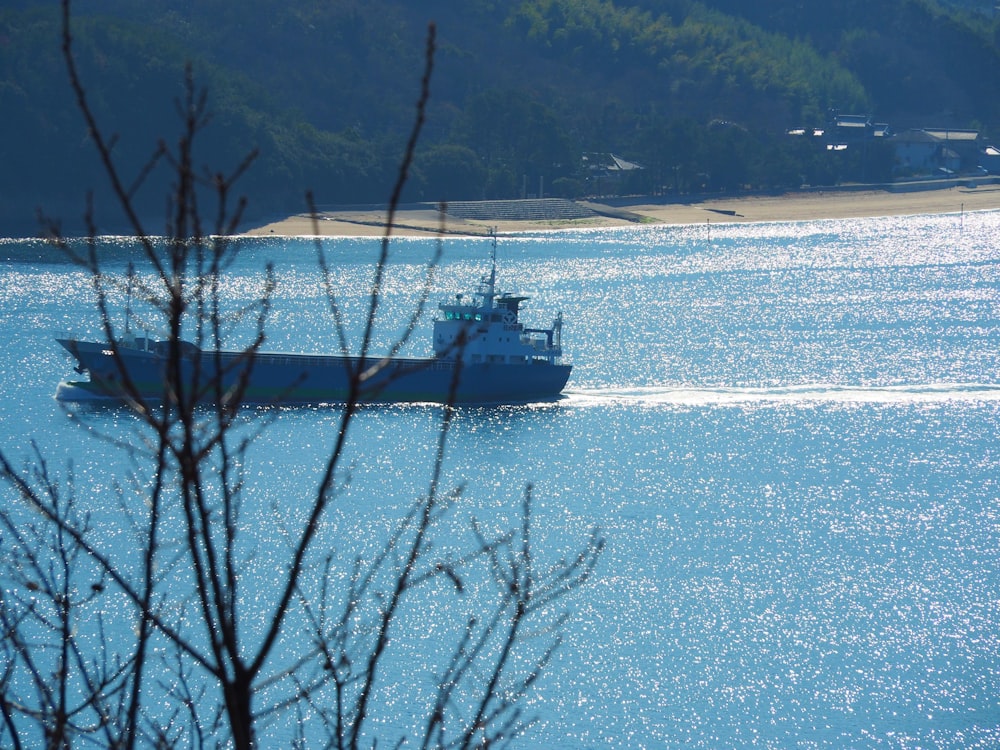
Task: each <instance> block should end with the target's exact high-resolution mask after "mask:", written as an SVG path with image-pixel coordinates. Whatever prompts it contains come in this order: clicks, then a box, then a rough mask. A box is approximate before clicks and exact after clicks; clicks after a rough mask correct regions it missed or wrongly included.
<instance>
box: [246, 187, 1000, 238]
mask: <svg viewBox="0 0 1000 750" xmlns="http://www.w3.org/2000/svg"><path fill="white" fill-rule="evenodd" d="M581 203H582V204H583V205H586V206H587V207H589V208H591V209H593V210H595V211H599V212H600V213H599V214H598V215H596V216H590V217H587V218H581V219H559V220H530V221H527V220H526V221H515V220H478V219H461V218H458V217H455V216H452V215H447V216H444V217H443V218H442V216H441V215H440V214H439V213H438V212H437V211H434V210H430V209H425V208H422V209H419V210H413V209H408V210H401V211H399V212H397V213H396V214H395V216H394V217H393V221H392V234H394V235H398V236H425V235H434V234H437V233H439V232H443V233H445V234H451V235H463V234H464V235H483V234H487V233H488V232H489V231H490V228H493V227H495V228H496V231H498V232H500V233H508V232H524V231H539V230H559V229H575V228H581V227H614V226H627V225H630V224H703V223H706V222H709V223H720V224H721V223H728V222H757V221H805V220H810V219H847V218H856V217H872V216H905V215H909V214H928V213H960V212H963V211H983V210H991V209H1000V185H996V184H980V185H978V186H976V187H973V186H969V185H966V186H951V187H941V188H936V189H929V190H926V189H925V190H909V191H896V190H893V191H888V190H854V191H843V190H831V191H810V192H793V193H787V194H784V195H773V196H772V195H765V196H751V197H738V198H718V199H708V200H703V201H698V202H690V203H680V202H678V203H642V202H636V203H629V204H627V205H622V202H621V201H615V206H614V207H612V206H609V205H605V204H602V203H600V201H598V200H593V201H587V202H583V201H581ZM386 223H387V216H386V213H385V211H360V210H353V211H352V210H344V211H327V212H323V213H321V214H320V215H319V216H318V217H315V218H314V217H311V216H309V215H308V214H298V215H295V216H290V217H288V218H286V219H283V220H281V221H277V222H273V223H269V224H265V225H263V226H259V227H254V228H251V229H249V230H248V231H246V232H245V234H246V235H249V236H267V235H270V236H293V237H295V236H315V235H320V236H328V237H336V236H340V237H351V236H358V237H370V236H381V235H383V234H384V233H385V231H386Z"/></svg>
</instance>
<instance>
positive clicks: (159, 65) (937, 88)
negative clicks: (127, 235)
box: [0, 0, 1000, 234]
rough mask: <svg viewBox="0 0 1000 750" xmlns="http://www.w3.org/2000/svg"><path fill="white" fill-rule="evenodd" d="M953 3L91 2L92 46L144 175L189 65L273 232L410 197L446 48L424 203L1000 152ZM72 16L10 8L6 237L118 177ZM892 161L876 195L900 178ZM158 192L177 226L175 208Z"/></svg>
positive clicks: (761, 180) (428, 141)
mask: <svg viewBox="0 0 1000 750" xmlns="http://www.w3.org/2000/svg"><path fill="white" fill-rule="evenodd" d="M983 6H984V7H980V6H979V5H977V4H975V3H962V4H958V3H954V2H951V3H947V5H945V4H941V3H937V2H931V0H829V1H828V2H824V3H802V2H798V1H796V0H755V2H753V3H747V2H744V0H703V1H702V2H692V1H690V0H619V1H618V2H614V3H612V2H609V1H607V0H525V1H524V2H503V3H499V2H495V1H494V0H423V2H420V3H410V2H406V1H405V0H243V1H242V2H240V3H232V2H230V0H197V1H195V0H144V2H142V3H136V2H134V1H133V0H78V2H76V3H74V5H73V15H74V25H73V29H74V38H75V44H76V49H77V55H78V58H79V60H80V64H81V69H82V72H83V76H84V80H85V82H86V84H87V86H88V89H89V91H90V94H91V96H92V97H93V101H94V104H95V108H96V109H97V111H98V113H99V116H100V118H101V121H102V122H104V123H105V125H106V127H107V128H108V129H109V130H111V131H114V132H116V133H119V134H120V137H119V141H118V143H117V145H116V153H117V155H118V156H119V158H120V159H121V163H122V164H123V166H124V168H125V172H126V173H127V174H137V173H138V171H139V169H140V165H141V164H142V163H143V159H144V156H145V155H146V154H147V153H148V152H149V151H151V150H152V149H153V148H154V147H155V145H156V143H157V140H158V139H159V138H161V137H162V138H164V139H166V140H167V141H168V142H169V140H170V138H171V137H172V135H173V134H174V133H175V132H176V130H177V122H178V120H177V114H176V111H175V107H174V102H175V99H176V97H177V96H178V95H179V94H180V93H181V91H182V85H183V72H184V66H185V63H186V62H191V63H192V65H193V69H194V72H195V77H196V80H197V81H198V83H199V84H200V85H203V86H205V87H206V88H207V89H208V92H209V97H210V106H211V109H212V111H213V113H214V119H213V125H212V128H211V129H210V130H209V131H208V132H207V134H206V136H205V139H204V141H203V142H202V150H201V151H200V152H199V158H201V159H202V160H203V161H204V162H205V163H206V164H210V165H211V166H212V167H213V168H214V169H222V170H225V169H231V168H233V167H235V165H236V164H238V163H239V161H240V159H241V156H242V155H243V154H244V153H245V152H246V151H248V150H249V149H250V148H252V147H258V148H259V149H260V156H259V158H258V161H257V164H256V166H255V167H254V168H253V170H252V171H251V172H250V173H249V174H248V175H247V177H246V178H245V179H244V181H243V182H242V183H241V184H242V188H243V190H244V192H245V193H246V194H247V195H248V196H249V198H250V200H251V203H250V214H251V216H254V217H267V216H274V215H281V214H283V213H287V212H290V211H298V210H301V209H302V208H303V205H304V204H303V194H304V191H305V190H306V189H307V188H311V189H312V190H314V192H315V194H316V198H317V201H319V202H320V203H321V204H329V203H374V202H382V201H384V200H385V198H386V196H387V192H388V190H389V185H390V183H391V175H392V173H393V170H394V168H395V165H396V162H397V160H398V157H399V155H400V153H401V150H402V142H403V139H404V138H405V135H406V133H407V131H408V128H409V126H410V122H411V118H412V116H413V108H414V103H415V100H416V97H417V94H418V90H419V79H420V74H421V69H422V64H423V52H424V44H425V38H426V33H427V25H428V23H429V22H431V21H433V22H434V23H435V24H436V28H437V40H438V42H437V55H436V62H435V70H434V77H433V83H432V105H431V108H430V112H429V115H430V116H429V121H428V125H427V130H426V133H425V137H424V139H423V141H422V148H421V152H420V155H419V157H420V158H419V160H418V163H417V164H416V168H415V171H414V175H413V180H412V181H411V185H410V189H409V194H408V196H407V197H408V198H409V199H412V200H440V199H444V200H458V199H477V198H493V197H499V198H507V197H520V196H521V195H522V192H523V191H524V189H525V186H528V189H529V190H532V191H534V190H537V186H538V185H539V184H541V185H543V186H544V189H545V190H546V192H548V193H553V194H564V195H568V196H576V195H580V194H586V193H589V192H593V191H595V190H596V189H598V187H599V186H597V185H595V184H594V183H593V182H592V181H590V180H588V176H589V175H588V173H587V172H586V171H585V170H584V169H583V167H582V165H583V161H582V158H581V157H582V155H583V154H584V153H588V152H614V153H616V154H619V155H621V156H622V157H624V158H626V159H629V160H632V161H635V162H638V163H640V164H642V165H643V166H644V167H645V169H643V170H641V171H637V172H636V173H635V174H633V175H632V176H631V180H632V182H631V183H629V184H625V185H623V186H622V187H621V189H625V190H632V191H638V192H655V191H661V190H669V191H681V192H684V191H695V190H698V191H702V190H713V191H714V190H737V189H744V188H751V189H763V188H781V187H790V186H796V185H798V184H801V183H802V182H811V183H816V184H824V183H829V182H832V181H836V180H838V179H849V178H851V177H852V176H853V173H852V169H853V166H852V165H851V164H850V163H833V162H832V161H831V158H830V156H829V155H828V154H826V153H823V152H822V151H820V150H818V149H816V148H815V147H813V146H812V145H811V144H809V143H807V142H803V141H802V140H801V139H800V140H795V139H790V138H788V137H787V136H786V135H785V132H786V130H787V129H788V128H790V127H794V126H797V125H801V126H806V127H814V126H822V125H823V124H824V122H825V120H826V117H827V113H828V112H829V111H830V110H833V109H836V110H839V111H841V112H846V113H857V114H870V115H873V116H874V117H876V118H877V119H878V120H880V121H884V122H889V123H891V124H893V125H894V126H896V127H908V126H913V125H927V126H934V127H944V126H947V127H975V128H980V129H981V130H983V131H984V132H986V133H991V132H996V131H997V130H1000V72H998V71H1000V52H998V44H997V41H998V25H997V21H996V20H995V18H994V15H993V13H992V10H991V8H990V7H987V6H985V4H983ZM58 27H59V8H58V3H57V2H56V0H45V1H44V2H38V1H37V0H35V1H34V2H28V1H27V0H21V1H20V2H18V1H17V0H14V1H13V2H10V0H9V2H8V3H7V7H5V8H4V9H0V113H2V121H0V122H2V124H0V128H2V130H0V133H2V136H3V139H4V146H3V149H2V151H0V157H2V161H0V194H2V196H3V199H4V200H3V205H2V207H0V234H4V233H8V234H9V233H12V232H13V231H14V229H17V230H18V231H23V230H24V228H25V227H26V226H27V227H28V228H31V224H32V222H33V218H34V213H35V209H36V208H38V207H42V208H44V209H45V210H46V211H47V212H49V213H53V214H56V215H59V216H61V217H63V219H64V220H66V221H67V223H68V224H69V225H73V223H74V222H75V220H77V219H78V218H79V215H80V213H81V212H82V210H83V206H84V202H85V195H86V192H87V190H90V189H92V190H93V191H94V193H95V203H96V205H97V207H98V212H99V215H100V216H101V217H102V218H103V220H104V221H107V222H111V223H114V217H113V216H111V215H110V214H107V215H105V214H104V213H103V209H104V206H105V205H107V204H109V203H110V202H109V201H108V200H107V198H106V195H105V192H106V188H105V185H104V184H103V182H102V178H101V176H100V175H99V173H98V171H97V170H96V163H95V160H94V157H93V155H92V154H91V149H90V148H89V146H88V143H87V138H86V132H85V131H84V129H83V125H82V122H81V119H80V117H79V115H78V113H77V112H76V110H75V107H74V105H73V102H72V99H71V97H70V94H69V90H68V87H67V84H66V76H65V72H64V69H63V65H62V63H61V60H60V46H59V38H58ZM890 166H891V165H890V164H889V163H888V162H887V161H886V160H885V159H882V160H881V161H880V160H879V158H878V156H877V155H876V158H874V159H873V160H872V161H871V164H869V165H868V167H867V168H868V171H867V173H866V176H867V177H868V178H870V179H875V178H879V177H883V176H885V174H887V172H888V169H889V167H890ZM163 187H164V186H163V185H162V184H161V185H157V184H156V176H155V175H154V176H153V178H152V179H151V184H149V185H148V186H146V188H145V189H143V190H142V191H140V196H141V197H140V205H141V207H142V209H143V210H144V211H149V212H150V213H151V214H154V212H160V211H162V200H163V199H162V188H163Z"/></svg>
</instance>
